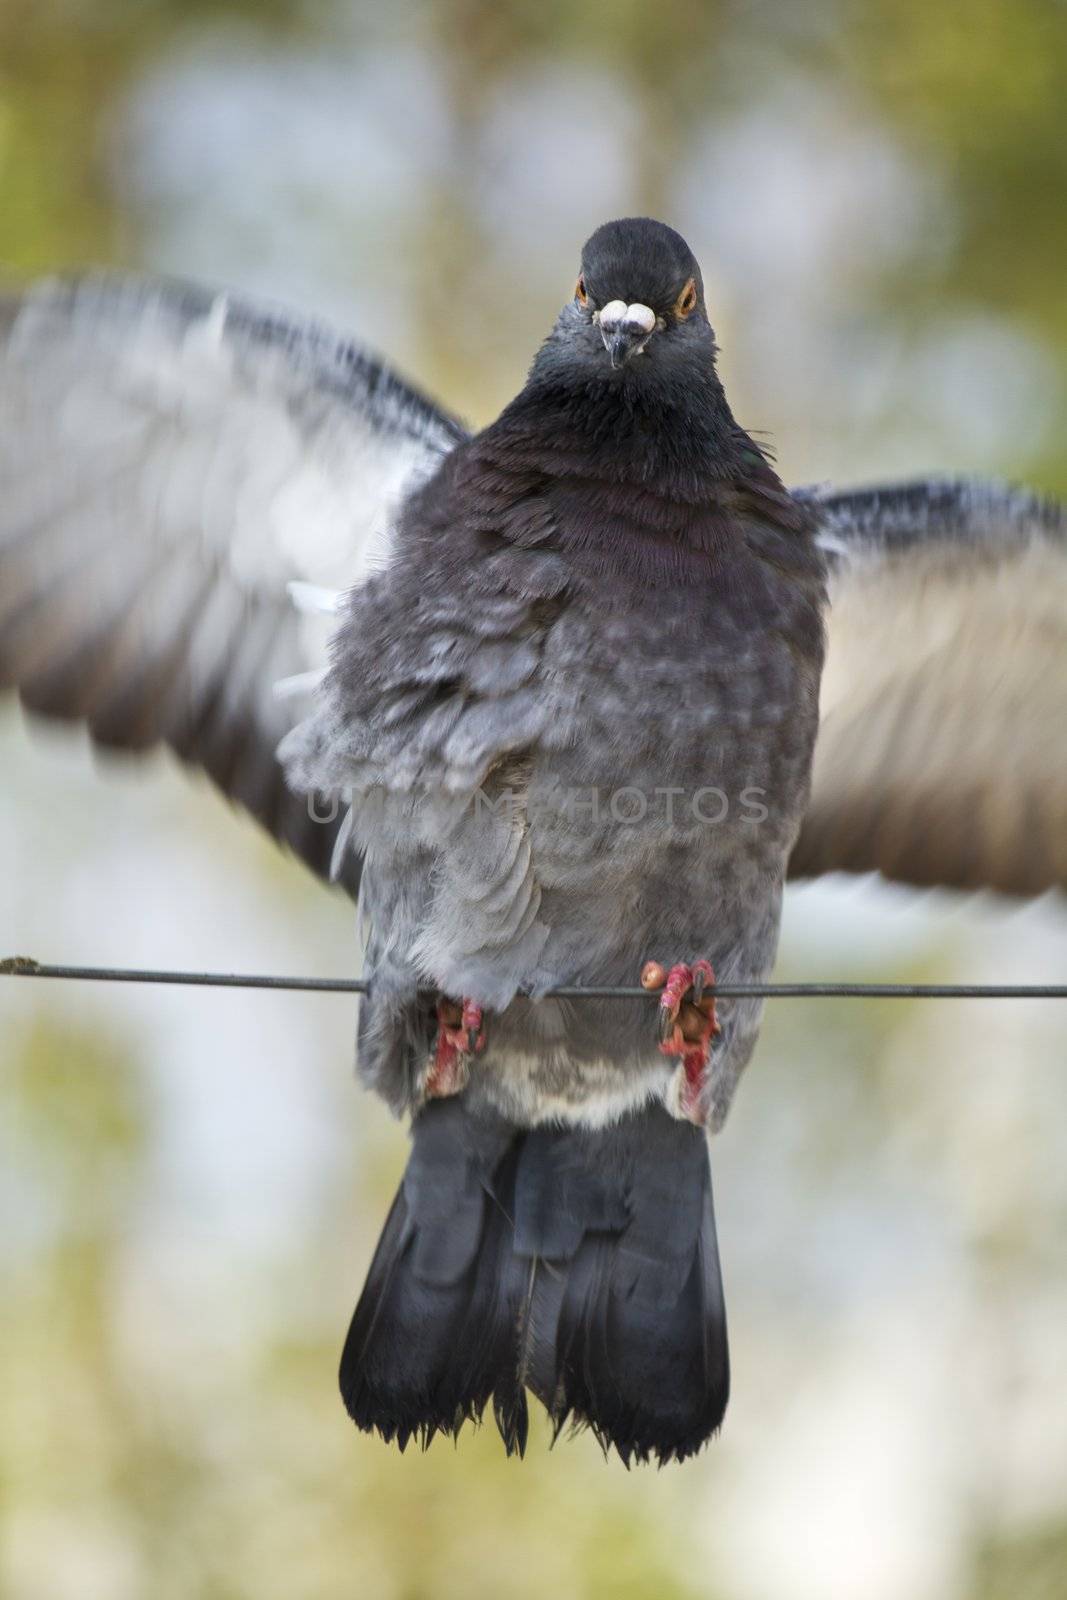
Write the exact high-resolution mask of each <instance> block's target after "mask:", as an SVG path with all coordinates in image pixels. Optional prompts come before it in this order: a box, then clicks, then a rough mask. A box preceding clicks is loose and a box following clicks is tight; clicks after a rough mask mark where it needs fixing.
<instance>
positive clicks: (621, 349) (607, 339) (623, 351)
mask: <svg viewBox="0 0 1067 1600" xmlns="http://www.w3.org/2000/svg"><path fill="white" fill-rule="evenodd" d="M647 338H648V334H647V333H646V332H645V330H644V329H643V328H633V329H630V328H627V329H626V330H625V332H623V331H621V330H620V331H619V332H618V333H612V334H610V335H609V334H606V333H605V334H604V348H605V349H606V350H607V352H608V355H609V356H610V357H611V364H612V366H613V367H614V368H615V371H616V372H617V371H618V370H619V368H620V367H624V366H625V365H626V363H627V362H628V361H629V359H630V357H631V356H635V355H636V354H637V352H638V350H640V349H641V348H642V347H643V346H644V343H645V340H646V339H647Z"/></svg>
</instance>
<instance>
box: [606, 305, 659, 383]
mask: <svg viewBox="0 0 1067 1600" xmlns="http://www.w3.org/2000/svg"><path fill="white" fill-rule="evenodd" d="M597 320H598V322H599V323H600V337H601V338H602V339H603V341H604V348H605V350H606V351H607V352H608V355H609V357H610V358H611V365H612V367H613V368H614V369H615V371H618V370H619V368H620V367H624V366H625V365H626V363H627V362H628V361H629V360H630V358H631V356H636V355H640V353H641V351H642V350H643V349H644V348H645V345H646V344H647V343H648V341H649V339H651V337H652V335H653V333H654V332H655V330H656V313H655V312H654V311H653V310H652V308H651V307H650V306H645V305H641V304H640V303H638V302H636V301H635V302H634V304H633V305H630V306H628V305H626V304H625V303H624V302H623V301H622V300H610V301H609V302H608V304H607V305H606V306H605V307H604V309H603V310H602V311H601V312H600V313H599V314H598V317H597Z"/></svg>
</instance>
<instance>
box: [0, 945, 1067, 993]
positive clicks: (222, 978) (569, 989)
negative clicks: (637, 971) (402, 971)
mask: <svg viewBox="0 0 1067 1600" xmlns="http://www.w3.org/2000/svg"><path fill="white" fill-rule="evenodd" d="M0 977H2V978H62V979H67V980H84V981H87V982H90V983H177V984H189V985H193V986H196V987H200V988H208V989H296V990H300V991H309V992H311V993H315V994H369V993H370V984H369V982H368V981H367V979H366V978H302V977H294V976H287V975H285V974H281V973H267V972H182V971H172V970H167V969H159V968H149V967H72V966H56V965H48V964H46V963H45V962H41V961H35V960H34V959H33V957H32V956H9V957H8V958H7V959H6V960H4V961H0ZM706 992H707V993H708V994H709V995H712V994H714V995H715V996H717V997H718V998H719V999H721V1000H742V999H758V1000H812V999H816V1000H817V999H822V1000H1067V984H1062V983H717V984H709V985H708V987H707V991H706ZM545 998H546V999H554V1000H658V999H659V995H658V994H657V993H656V991H654V990H649V989H643V988H640V987H638V986H637V985H636V984H634V985H626V984H600V985H590V986H585V985H574V984H570V985H564V986H563V987H561V988H558V989H547V990H546V991H545Z"/></svg>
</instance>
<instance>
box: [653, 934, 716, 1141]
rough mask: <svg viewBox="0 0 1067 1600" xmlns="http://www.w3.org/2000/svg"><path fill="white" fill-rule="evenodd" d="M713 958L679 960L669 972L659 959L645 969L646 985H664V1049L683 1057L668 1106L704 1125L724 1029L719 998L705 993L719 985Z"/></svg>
mask: <svg viewBox="0 0 1067 1600" xmlns="http://www.w3.org/2000/svg"><path fill="white" fill-rule="evenodd" d="M714 982H715V973H714V972H713V970H712V966H711V962H710V961H695V962H694V963H693V965H692V966H691V967H689V966H686V965H685V963H684V962H679V963H677V964H676V965H675V966H673V967H671V968H670V970H669V971H668V970H667V969H666V968H665V967H663V966H662V965H661V964H660V962H658V961H649V962H646V964H645V967H644V969H643V971H642V973H641V983H642V986H643V987H644V988H645V989H650V990H656V989H661V990H662V991H663V992H662V994H661V995H660V1002H659V1047H660V1050H661V1051H662V1052H663V1054H664V1055H665V1056H681V1058H682V1059H681V1063H680V1065H679V1067H678V1070H677V1072H676V1073H675V1074H674V1076H673V1078H672V1079H671V1082H670V1084H669V1086H668V1089H667V1109H668V1110H669V1111H670V1112H671V1114H672V1115H673V1116H676V1117H679V1118H681V1119H683V1120H684V1121H686V1122H695V1123H697V1124H698V1125H700V1126H702V1125H703V1124H704V1123H705V1122H706V1121H707V1120H708V1111H709V1108H710V1097H709V1093H708V1088H709V1081H710V1077H711V1074H710V1071H709V1064H710V1061H711V1041H712V1039H714V1037H715V1035H716V1034H717V1033H718V1032H719V1019H718V1017H717V1015H716V1012H715V996H714V995H713V994H705V992H704V991H705V990H706V989H707V987H708V986H709V984H714Z"/></svg>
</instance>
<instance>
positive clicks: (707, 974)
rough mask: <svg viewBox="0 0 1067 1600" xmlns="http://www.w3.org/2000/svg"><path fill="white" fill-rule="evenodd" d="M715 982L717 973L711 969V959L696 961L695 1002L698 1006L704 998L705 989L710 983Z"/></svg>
mask: <svg viewBox="0 0 1067 1600" xmlns="http://www.w3.org/2000/svg"><path fill="white" fill-rule="evenodd" d="M714 982H715V974H714V972H712V970H711V962H710V961H695V962H694V963H693V1004H694V1005H695V1006H698V1005H699V1004H700V1002H701V1000H703V998H704V990H705V989H706V988H707V986H708V984H709V983H714Z"/></svg>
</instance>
